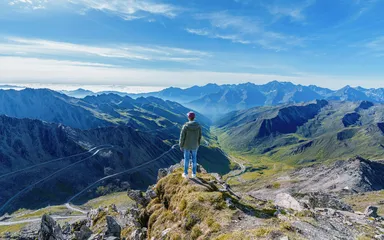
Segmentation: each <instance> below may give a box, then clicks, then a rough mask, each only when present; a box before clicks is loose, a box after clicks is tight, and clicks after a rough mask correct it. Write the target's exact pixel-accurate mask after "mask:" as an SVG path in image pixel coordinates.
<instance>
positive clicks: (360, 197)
mask: <svg viewBox="0 0 384 240" xmlns="http://www.w3.org/2000/svg"><path fill="white" fill-rule="evenodd" d="M383 200H384V190H382V191H377V192H367V193H364V194H356V195H352V196H347V197H345V198H344V201H345V202H346V203H348V204H350V205H351V206H352V208H353V209H354V210H355V211H359V212H364V210H365V209H366V208H367V207H368V206H371V205H372V206H376V207H378V208H379V211H378V213H379V215H381V216H384V202H383V203H382V204H380V201H383Z"/></svg>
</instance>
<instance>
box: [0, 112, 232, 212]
mask: <svg viewBox="0 0 384 240" xmlns="http://www.w3.org/2000/svg"><path fill="white" fill-rule="evenodd" d="M0 133H1V135H2V136H3V138H2V139H1V140H0V143H1V144H0V185H1V186H2V187H1V188H0V207H1V206H3V204H5V203H6V202H7V201H8V200H10V199H12V200H11V202H9V203H10V204H8V205H7V206H6V208H5V209H2V210H0V212H2V213H3V212H4V211H8V212H12V210H15V209H17V208H20V207H28V208H36V207H37V208H40V207H43V206H47V205H49V204H60V203H63V201H65V200H66V199H67V198H68V197H70V196H73V195H74V194H76V193H78V192H80V191H81V190H83V189H84V188H85V187H86V186H88V185H90V184H91V183H92V182H95V181H96V180H98V179H100V178H102V177H105V176H109V175H111V174H114V173H118V172H121V171H124V170H127V169H130V168H132V167H136V166H140V165H141V164H144V163H146V162H148V161H151V160H153V159H157V160H156V161H155V162H153V163H151V164H150V165H148V166H145V167H143V168H142V169H138V171H136V172H133V173H131V174H124V175H121V176H118V177H116V178H112V179H110V180H106V181H104V182H103V183H101V184H99V186H96V187H95V188H94V189H91V190H92V191H90V192H87V193H86V194H84V196H82V197H83V199H84V200H87V199H89V198H92V197H94V196H96V195H100V194H101V195H102V194H106V193H110V192H113V191H117V190H119V189H125V188H126V186H127V183H129V184H130V185H131V186H132V187H135V188H138V189H144V188H146V187H147V186H148V185H150V184H153V183H154V182H155V181H156V173H157V170H158V169H159V168H161V167H167V166H169V165H171V164H174V163H175V162H178V161H180V159H181V158H182V154H181V152H180V151H179V150H178V148H175V149H171V144H173V142H174V139H173V138H169V134H168V133H166V132H165V133H162V132H161V131H160V132H157V133H148V132H142V131H138V130H137V129H133V128H131V127H128V126H114V127H105V128H95V129H91V130H79V129H75V128H70V127H66V126H63V125H58V124H53V123H46V122H42V121H39V120H31V119H16V118H10V117H6V116H1V115H0ZM164 139H167V141H164ZM168 151H169V152H168ZM164 152H168V154H166V155H162V154H163V153H164ZM159 157H160V158H159ZM211 157H215V159H216V161H213V162H212V161H210V160H209V159H211ZM200 161H201V162H202V163H204V164H206V165H207V166H208V167H209V168H208V169H210V170H212V169H221V170H220V171H221V173H223V174H225V173H227V172H228V171H230V169H229V167H230V162H229V160H228V159H227V157H226V156H225V155H224V154H223V153H222V152H221V151H218V150H217V149H215V148H208V147H202V149H201V156H200ZM23 169H25V170H23ZM13 172H14V173H15V174H10V173H13ZM13 197H14V198H13Z"/></svg>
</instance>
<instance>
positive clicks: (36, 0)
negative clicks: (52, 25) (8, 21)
mask: <svg viewBox="0 0 384 240" xmlns="http://www.w3.org/2000/svg"><path fill="white" fill-rule="evenodd" d="M48 2H49V1H48V0H11V1H8V5H9V6H13V7H20V8H22V9H32V10H38V9H45V8H46V4H47V3H48Z"/></svg>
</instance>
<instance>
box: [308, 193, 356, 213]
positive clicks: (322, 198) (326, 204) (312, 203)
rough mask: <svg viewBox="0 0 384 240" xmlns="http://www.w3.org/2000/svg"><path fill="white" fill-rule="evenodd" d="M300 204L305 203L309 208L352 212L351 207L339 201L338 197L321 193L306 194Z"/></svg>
mask: <svg viewBox="0 0 384 240" xmlns="http://www.w3.org/2000/svg"><path fill="white" fill-rule="evenodd" d="M300 202H302V203H305V204H306V205H307V206H308V207H309V208H312V209H315V208H332V209H335V210H342V211H348V212H352V211H353V210H352V207H351V206H349V205H348V204H346V203H344V202H343V201H341V200H340V199H339V198H338V197H336V196H334V195H330V194H327V193H323V192H310V193H306V194H305V195H304V197H303V198H302V199H301V200H300Z"/></svg>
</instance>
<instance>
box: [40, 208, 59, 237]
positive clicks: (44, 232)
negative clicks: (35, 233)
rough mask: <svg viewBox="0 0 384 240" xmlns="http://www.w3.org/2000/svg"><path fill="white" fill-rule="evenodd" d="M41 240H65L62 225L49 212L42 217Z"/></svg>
mask: <svg viewBox="0 0 384 240" xmlns="http://www.w3.org/2000/svg"><path fill="white" fill-rule="evenodd" d="M39 240H64V236H63V233H62V230H61V227H60V226H59V225H58V224H57V223H56V221H55V220H53V218H52V217H50V216H49V215H47V214H45V215H44V216H43V217H42V219H41V227H40V231H39Z"/></svg>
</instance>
